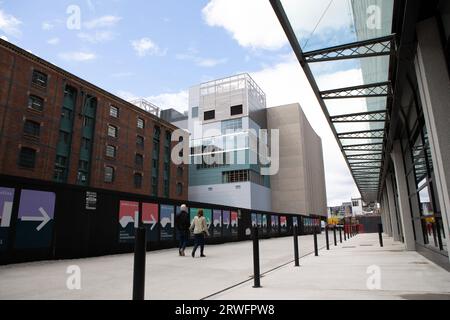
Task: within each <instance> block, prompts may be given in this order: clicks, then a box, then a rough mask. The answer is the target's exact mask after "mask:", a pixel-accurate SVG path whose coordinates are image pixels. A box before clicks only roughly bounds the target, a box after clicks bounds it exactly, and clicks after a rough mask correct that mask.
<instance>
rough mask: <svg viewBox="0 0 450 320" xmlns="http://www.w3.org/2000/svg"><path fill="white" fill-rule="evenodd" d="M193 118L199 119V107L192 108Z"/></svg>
mask: <svg viewBox="0 0 450 320" xmlns="http://www.w3.org/2000/svg"><path fill="white" fill-rule="evenodd" d="M192 118H198V107H192Z"/></svg>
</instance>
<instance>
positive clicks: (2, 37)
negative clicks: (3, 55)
mask: <svg viewBox="0 0 450 320" xmlns="http://www.w3.org/2000/svg"><path fill="white" fill-rule="evenodd" d="M0 39H2V40H5V41H9V39H8V37H7V36H1V37H0Z"/></svg>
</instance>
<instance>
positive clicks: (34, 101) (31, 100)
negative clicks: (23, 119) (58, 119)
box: [28, 95, 44, 111]
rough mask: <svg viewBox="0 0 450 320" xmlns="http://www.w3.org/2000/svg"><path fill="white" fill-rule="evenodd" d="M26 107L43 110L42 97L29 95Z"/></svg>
mask: <svg viewBox="0 0 450 320" xmlns="http://www.w3.org/2000/svg"><path fill="white" fill-rule="evenodd" d="M28 108H30V109H33V110H36V111H43V110H44V99H42V98H40V97H38V96H34V95H30V96H29V97H28Z"/></svg>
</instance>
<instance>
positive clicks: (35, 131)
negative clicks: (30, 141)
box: [23, 120, 41, 137]
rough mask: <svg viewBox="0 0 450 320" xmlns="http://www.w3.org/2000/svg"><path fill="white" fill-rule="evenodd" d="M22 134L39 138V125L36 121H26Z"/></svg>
mask: <svg viewBox="0 0 450 320" xmlns="http://www.w3.org/2000/svg"><path fill="white" fill-rule="evenodd" d="M23 133H25V134H27V135H30V136H33V137H39V136H40V134H41V124H40V123H39V122H36V121H32V120H26V121H25V123H24V126H23Z"/></svg>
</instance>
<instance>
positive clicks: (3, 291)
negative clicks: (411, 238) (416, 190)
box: [0, 234, 450, 299]
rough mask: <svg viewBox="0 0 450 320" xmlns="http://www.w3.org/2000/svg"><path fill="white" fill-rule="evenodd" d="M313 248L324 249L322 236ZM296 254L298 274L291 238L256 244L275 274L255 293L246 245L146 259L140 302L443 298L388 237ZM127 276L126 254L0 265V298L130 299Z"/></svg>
mask: <svg viewBox="0 0 450 320" xmlns="http://www.w3.org/2000/svg"><path fill="white" fill-rule="evenodd" d="M330 241H331V243H332V234H330ZM319 245H320V246H321V247H322V248H323V246H324V245H325V240H324V236H323V235H320V236H319ZM300 251H301V252H300V255H301V256H303V257H302V259H301V260H300V264H301V267H299V268H295V267H294V266H293V263H291V261H292V256H293V243H292V238H291V237H288V238H278V239H268V240H262V241H261V243H260V252H261V271H262V272H267V271H269V270H272V269H274V268H276V269H275V270H273V271H270V272H268V273H266V274H265V275H264V276H263V278H262V279H261V284H262V286H263V287H262V288H259V289H254V288H252V284H253V282H252V281H247V282H244V283H242V282H243V281H246V280H251V276H252V272H253V265H252V244H251V242H249V241H246V242H238V243H231V244H224V245H216V246H207V248H206V250H205V253H206V254H207V258H196V259H192V258H191V257H190V256H189V257H188V256H186V257H179V256H178V255H177V251H176V249H175V250H173V249H171V250H161V251H157V252H149V253H148V254H147V271H146V298H147V299H202V298H205V297H209V299H402V298H403V299H411V298H417V297H420V298H431V297H432V298H447V299H449V298H450V273H448V272H446V271H445V270H443V269H441V268H440V267H438V266H436V265H435V264H433V263H431V262H430V261H428V260H426V259H425V258H423V257H422V256H420V255H419V254H417V253H416V252H406V251H404V250H403V245H402V244H399V243H393V242H392V241H391V240H389V239H387V238H386V239H385V247H384V248H380V247H379V245H378V238H377V235H372V234H369V235H359V236H357V237H354V238H352V239H350V240H348V241H347V242H344V243H343V244H339V245H338V246H337V247H334V246H333V245H331V250H330V251H326V250H325V249H321V250H320V252H319V257H314V255H313V254H311V253H312V251H313V241H312V236H302V237H300ZM286 263H287V264H286ZM283 264H286V265H285V266H282V267H280V268H277V267H279V266H281V265H283ZM71 265H77V266H79V267H80V270H81V290H69V289H68V288H67V286H66V281H67V278H68V276H69V275H68V274H66V271H67V268H68V267H69V266H71ZM373 265H375V266H378V267H379V268H380V269H379V271H380V274H381V277H380V279H381V283H380V284H381V289H379V290H370V289H368V288H367V286H366V282H367V279H368V277H369V276H370V275H369V274H367V273H366V271H367V268H368V267H369V266H373ZM375 268H376V267H375ZM132 270H133V255H132V254H123V255H114V256H107V257H99V258H89V259H78V260H64V261H44V262H36V263H25V264H16V265H8V266H0V299H130V298H131V293H132ZM239 283H242V284H241V285H239ZM229 287H232V288H231V289H228V290H225V291H223V292H221V291H222V290H224V289H226V288H229ZM218 292H219V293H218Z"/></svg>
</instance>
